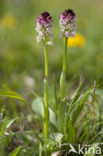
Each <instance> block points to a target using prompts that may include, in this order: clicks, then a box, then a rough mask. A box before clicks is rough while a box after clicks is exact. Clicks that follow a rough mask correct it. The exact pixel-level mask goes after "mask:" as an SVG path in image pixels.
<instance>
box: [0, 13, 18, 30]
mask: <svg viewBox="0 0 103 156" xmlns="http://www.w3.org/2000/svg"><path fill="white" fill-rule="evenodd" d="M1 23H2V24H3V25H4V26H5V27H8V28H10V29H15V28H16V27H17V24H18V23H17V20H16V19H15V18H14V17H13V16H12V15H6V16H4V17H3V18H2V19H1Z"/></svg>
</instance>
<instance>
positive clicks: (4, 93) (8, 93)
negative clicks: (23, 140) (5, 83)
mask: <svg viewBox="0 0 103 156" xmlns="http://www.w3.org/2000/svg"><path fill="white" fill-rule="evenodd" d="M0 95H1V96H5V97H9V98H13V99H17V100H20V101H22V102H23V103H24V104H25V105H26V107H27V108H28V110H29V111H30V112H31V114H32V116H33V113H32V111H31V108H30V106H29V105H28V103H26V101H25V100H24V99H23V98H22V97H21V96H20V95H19V94H18V93H16V92H13V91H9V90H6V91H0Z"/></svg>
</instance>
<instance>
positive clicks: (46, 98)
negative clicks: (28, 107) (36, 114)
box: [44, 37, 49, 139]
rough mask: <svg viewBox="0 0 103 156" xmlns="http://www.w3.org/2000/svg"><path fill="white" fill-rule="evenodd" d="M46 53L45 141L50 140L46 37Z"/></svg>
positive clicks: (45, 47) (45, 48)
mask: <svg viewBox="0 0 103 156" xmlns="http://www.w3.org/2000/svg"><path fill="white" fill-rule="evenodd" d="M44 53H45V78H44V131H45V139H48V138H49V110H48V56H47V46H46V37H45V40H44Z"/></svg>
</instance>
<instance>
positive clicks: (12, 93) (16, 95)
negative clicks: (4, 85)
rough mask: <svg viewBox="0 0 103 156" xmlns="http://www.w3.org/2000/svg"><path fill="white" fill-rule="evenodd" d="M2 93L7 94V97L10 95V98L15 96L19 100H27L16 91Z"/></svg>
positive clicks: (2, 92) (0, 93)
mask: <svg viewBox="0 0 103 156" xmlns="http://www.w3.org/2000/svg"><path fill="white" fill-rule="evenodd" d="M0 95H1V96H6V97H10V98H14V99H17V100H20V101H22V102H24V101H25V100H24V99H23V98H22V97H21V96H20V95H19V94H18V93H16V92H13V91H8V90H7V91H0Z"/></svg>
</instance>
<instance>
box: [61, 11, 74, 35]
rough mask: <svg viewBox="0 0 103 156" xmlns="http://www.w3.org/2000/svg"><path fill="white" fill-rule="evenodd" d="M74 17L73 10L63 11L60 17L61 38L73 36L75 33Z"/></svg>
mask: <svg viewBox="0 0 103 156" xmlns="http://www.w3.org/2000/svg"><path fill="white" fill-rule="evenodd" d="M75 19H76V15H75V13H74V12H73V10H71V9H68V10H65V12H63V13H62V14H61V16H60V22H59V23H60V28H61V36H62V37H71V36H75V33H76V23H75Z"/></svg>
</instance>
